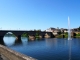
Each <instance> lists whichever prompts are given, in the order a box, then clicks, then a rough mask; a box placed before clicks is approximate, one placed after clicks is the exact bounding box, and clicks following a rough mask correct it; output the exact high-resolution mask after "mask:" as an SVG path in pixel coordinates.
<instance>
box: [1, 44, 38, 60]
mask: <svg viewBox="0 0 80 60" xmlns="http://www.w3.org/2000/svg"><path fill="white" fill-rule="evenodd" d="M0 54H2V55H4V56H5V57H6V58H7V59H9V60H37V59H34V58H32V57H30V56H26V55H24V54H21V53H19V52H16V51H14V50H11V49H9V48H8V47H5V46H3V45H0Z"/></svg>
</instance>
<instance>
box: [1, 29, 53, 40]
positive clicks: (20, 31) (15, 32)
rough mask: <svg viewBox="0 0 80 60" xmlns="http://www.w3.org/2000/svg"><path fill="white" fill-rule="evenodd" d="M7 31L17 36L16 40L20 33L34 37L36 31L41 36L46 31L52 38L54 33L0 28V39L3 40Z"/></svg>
mask: <svg viewBox="0 0 80 60" xmlns="http://www.w3.org/2000/svg"><path fill="white" fill-rule="evenodd" d="M8 32H12V33H13V34H14V35H15V36H16V37H17V38H18V40H21V35H22V34H23V33H27V34H28V36H29V38H30V37H35V36H36V33H38V35H39V36H42V38H45V35H46V33H47V35H48V36H50V38H53V37H54V35H53V34H52V32H42V31H25V30H24V31H22V30H0V40H3V37H4V35H5V34H6V33H8Z"/></svg>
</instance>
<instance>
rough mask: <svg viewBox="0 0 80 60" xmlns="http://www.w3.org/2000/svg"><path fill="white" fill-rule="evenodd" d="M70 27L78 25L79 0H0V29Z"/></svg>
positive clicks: (79, 18) (79, 19)
mask: <svg viewBox="0 0 80 60" xmlns="http://www.w3.org/2000/svg"><path fill="white" fill-rule="evenodd" d="M68 16H69V17H70V25H71V28H76V27H79V26H80V24H79V23H80V0H0V27H2V29H19V28H20V29H23V30H31V29H41V30H45V29H47V28H49V27H55V28H57V27H59V28H68Z"/></svg>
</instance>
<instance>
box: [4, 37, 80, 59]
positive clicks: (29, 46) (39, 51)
mask: <svg viewBox="0 0 80 60" xmlns="http://www.w3.org/2000/svg"><path fill="white" fill-rule="evenodd" d="M4 43H5V45H6V46H7V47H9V48H11V49H13V50H15V51H18V52H20V53H23V54H25V55H28V56H31V57H33V58H36V59H38V60H80V39H77V38H75V39H72V40H67V39H63V38H60V39H57V38H51V39H42V40H35V41H28V39H27V38H26V37H22V38H21V42H15V37H4Z"/></svg>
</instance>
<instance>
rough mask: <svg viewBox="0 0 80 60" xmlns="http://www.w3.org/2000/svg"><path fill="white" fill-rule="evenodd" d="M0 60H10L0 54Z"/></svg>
mask: <svg viewBox="0 0 80 60" xmlns="http://www.w3.org/2000/svg"><path fill="white" fill-rule="evenodd" d="M0 60H9V59H8V58H6V57H5V56H4V55H2V54H0Z"/></svg>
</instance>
